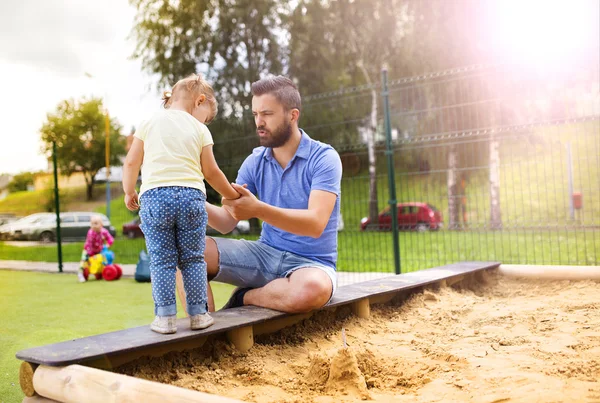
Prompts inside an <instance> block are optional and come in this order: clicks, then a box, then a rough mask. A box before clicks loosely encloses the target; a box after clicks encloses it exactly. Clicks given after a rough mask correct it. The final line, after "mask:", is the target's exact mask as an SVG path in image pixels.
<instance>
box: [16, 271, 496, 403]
mask: <svg viewBox="0 0 600 403" xmlns="http://www.w3.org/2000/svg"><path fill="white" fill-rule="evenodd" d="M499 265H500V263H497V262H463V263H456V264H450V265H446V266H441V267H436V268H432V269H428V270H421V271H416V272H411V273H406V274H401V275H398V276H390V277H384V278H379V279H375V280H370V281H366V282H363V283H356V284H351V285H348V286H344V287H339V288H338V290H337V292H336V294H335V296H334V297H333V299H332V300H331V302H330V303H329V304H328V305H327V306H325V307H323V308H322V309H332V308H336V307H339V306H345V305H349V306H350V307H351V308H352V310H353V312H354V314H356V315H357V316H358V317H361V318H366V317H368V316H369V315H370V305H371V304H377V303H384V302H388V301H390V300H391V299H392V298H394V297H395V296H397V295H399V294H402V293H406V292H407V291H410V290H414V289H417V288H420V287H424V286H427V285H430V284H438V285H440V286H446V285H452V284H453V283H456V282H458V281H461V280H462V279H464V278H465V276H469V275H472V274H475V273H477V272H481V271H484V270H488V269H495V268H497V267H498V266H499ZM312 314H313V312H310V313H306V314H298V315H293V314H287V313H284V312H279V311H274V310H271V309H266V308H260V307H256V306H244V307H239V308H233V309H227V310H222V311H218V312H215V313H214V314H212V316H213V317H214V319H215V324H214V325H213V326H211V327H209V328H207V329H203V330H190V329H189V326H188V319H186V318H184V319H179V320H178V321H179V322H180V323H178V331H177V333H175V334H171V335H162V334H157V333H155V332H153V331H151V330H150V327H149V326H140V327H135V328H131V329H125V330H120V331H116V332H111V333H106V334H101V335H97V336H91V337H84V338H81V339H76V340H70V341H66V342H62V343H56V344H50V345H47V346H41V347H34V348H30V349H27V350H22V351H19V352H18V353H17V355H16V356H17V358H18V359H20V360H22V361H24V362H23V363H22V365H21V371H20V381H21V388H22V389H23V392H24V393H25V395H26V396H28V397H33V396H36V395H41V396H43V397H46V398H50V399H54V400H57V401H59V402H66V401H77V400H78V399H72V398H70V397H69V396H67V395H64V394H61V393H62V392H61V391H60V390H59V389H61V390H62V389H64V388H63V387H62V386H61V385H64V383H65V382H67V383H72V382H73V381H74V379H77V382H79V383H80V384H83V385H87V384H88V383H89V382H87V381H86V379H88V378H87V377H90V376H95V375H97V374H101V375H103V376H101V377H100V379H105V380H106V381H103V382H102V384H101V385H102V386H99V387H100V391H101V392H102V391H103V388H109V389H110V388H115V387H116V386H115V385H127V386H126V387H127V388H128V389H127V390H133V391H135V390H138V388H141V389H140V390H142V391H143V390H144V389H145V388H150V389H151V390H158V392H156V393H154V395H155V396H162V395H160V393H159V392H160V389H161V388H162V387H163V386H164V388H169V390H167V389H164V388H163V389H164V391H165V392H164V393H165V396H167V395H166V393H169V395H168V396H173V395H172V393H174V392H173V391H172V390H171V388H176V387H174V386H169V385H163V384H160V383H156V382H150V381H142V380H139V379H137V378H132V377H127V376H125V375H120V374H114V373H110V372H106V371H102V370H101V369H114V368H117V367H119V366H121V365H123V364H125V363H127V362H130V361H133V360H135V359H138V358H140V357H143V356H162V355H164V354H166V353H169V352H173V351H183V350H189V349H193V348H198V347H201V346H202V345H203V344H204V343H205V341H206V340H207V338H208V337H209V336H215V335H219V334H225V335H226V337H227V338H228V339H229V340H230V341H231V342H232V343H233V344H234V346H235V347H236V348H237V349H239V350H241V351H247V350H248V349H250V348H251V347H252V345H253V344H254V336H255V335H259V334H264V333H272V332H275V331H277V330H280V329H282V328H284V327H287V326H291V325H293V324H295V323H298V322H300V321H302V320H304V319H307V318H309V317H310V316H311V315H312ZM79 364H82V365H85V366H82V365H79ZM52 367H55V368H52ZM99 368H100V369H99ZM40 371H41V374H40V375H38V373H40ZM96 371H100V372H96ZM104 374H107V375H104ZM121 377H125V378H121ZM126 378H127V379H126ZM48 379H50V381H47V380H48ZM131 379H133V380H131ZM137 381H139V382H143V384H139V383H137ZM150 384H156V385H158V386H156V385H150ZM139 385H142V386H139ZM82 387H83V388H84V390H87V391H88V392H89V393H101V392H97V391H95V390H94V391H91V390H90V389H89V387H88V386H82ZM74 388H75V387H74ZM119 388H120V389H119V390H120V391H121V392H120V393H121V394H119V395H110V394H109V395H102V396H111V397H112V398H111V399H109V400H110V401H137V400H138V399H137V398H136V399H133V400H119V399H116V397H121V396H123V397H124V396H127V397H128V398H129V397H130V395H124V394H123V393H125V392H123V389H122V388H121V387H120V386H119ZM75 389H77V388H75ZM150 389H149V390H150ZM178 389H180V388H178ZM183 390H184V391H186V393H187V392H190V393H200V392H195V391H188V390H186V389H183ZM86 393H87V392H86ZM102 393H104V392H102ZM180 393H183V392H180ZM204 395H206V394H204ZM77 396H79V395H77ZM132 396H133V395H132ZM182 396H184V395H182ZM185 396H188V395H185ZM189 396H191V395H189ZM207 396H208V397H210V398H213V397H215V396H212V395H207ZM208 397H206V396H200V395H197V396H195V397H194V399H196V400H186V399H187V397H186V398H183V397H182V400H181V401H207V402H209V401H210V402H215V403H216V402H230V401H233V400H231V399H229V400H206V399H207V398H208ZM216 398H219V397H218V396H216ZM114 399H116V400H114ZM139 399H142V400H143V401H150V400H148V399H147V398H146V395H139ZM203 399H204V400H203ZM222 399H224V398H222ZM84 400H86V401H90V402H91V401H92V400H89V399H87V398H86V399H84ZM142 400H140V401H142ZM161 400H162V401H169V399H164V398H162V399H161ZM104 401H108V400H106V399H105V400H104ZM157 401H158V400H157Z"/></svg>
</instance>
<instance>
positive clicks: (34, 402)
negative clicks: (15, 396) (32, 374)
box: [22, 396, 60, 403]
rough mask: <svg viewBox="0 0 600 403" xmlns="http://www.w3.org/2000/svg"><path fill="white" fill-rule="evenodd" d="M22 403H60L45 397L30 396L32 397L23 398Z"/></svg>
mask: <svg viewBox="0 0 600 403" xmlns="http://www.w3.org/2000/svg"><path fill="white" fill-rule="evenodd" d="M22 403H60V402H57V401H56V400H52V399H46V398H45V397H42V396H32V397H27V396H25V397H24V398H23V402H22Z"/></svg>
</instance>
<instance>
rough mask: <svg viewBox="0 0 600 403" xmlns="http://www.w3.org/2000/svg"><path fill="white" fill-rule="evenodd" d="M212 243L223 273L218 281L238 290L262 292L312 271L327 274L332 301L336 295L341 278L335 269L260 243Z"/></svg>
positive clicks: (227, 240) (243, 240) (215, 239)
mask: <svg viewBox="0 0 600 403" xmlns="http://www.w3.org/2000/svg"><path fill="white" fill-rule="evenodd" d="M212 239H214V241H215V242H216V244H217V249H218V250H219V272H218V273H217V275H216V276H215V278H214V279H213V280H214V281H217V282H220V283H227V284H233V285H235V286H238V287H251V288H259V287H263V286H265V285H266V284H267V283H269V282H271V281H273V280H276V279H278V278H286V277H289V276H290V275H291V274H292V273H293V272H294V271H296V270H298V269H304V268H308V267H311V268H315V269H320V270H323V271H324V272H325V273H326V274H327V275H328V276H329V278H330V279H331V285H332V292H331V296H330V297H329V300H331V297H333V295H334V294H335V291H336V289H337V274H336V272H335V270H334V269H333V268H331V267H328V266H325V265H324V264H322V263H318V262H315V261H314V260H311V259H308V258H305V257H303V256H298V255H296V254H293V253H291V252H285V251H280V250H278V249H275V248H272V247H270V246H268V245H265V244H264V243H261V242H257V241H246V240H245V239H229V238H212ZM327 302H328V303H329V301H327Z"/></svg>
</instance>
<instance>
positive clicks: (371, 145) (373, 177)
mask: <svg viewBox="0 0 600 403" xmlns="http://www.w3.org/2000/svg"><path fill="white" fill-rule="evenodd" d="M376 132H377V92H376V91H375V89H373V90H372V91H371V117H370V122H369V130H368V131H367V152H368V155H369V220H370V222H371V225H378V224H379V207H378V204H379V203H378V197H377V155H376V154H375V133H376Z"/></svg>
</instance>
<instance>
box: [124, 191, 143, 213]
mask: <svg viewBox="0 0 600 403" xmlns="http://www.w3.org/2000/svg"><path fill="white" fill-rule="evenodd" d="M125 206H127V208H128V209H129V211H136V210H138V209H139V208H140V202H139V200H138V194H137V192H136V191H135V190H134V191H133V193H127V194H126V195H125Z"/></svg>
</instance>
